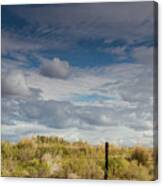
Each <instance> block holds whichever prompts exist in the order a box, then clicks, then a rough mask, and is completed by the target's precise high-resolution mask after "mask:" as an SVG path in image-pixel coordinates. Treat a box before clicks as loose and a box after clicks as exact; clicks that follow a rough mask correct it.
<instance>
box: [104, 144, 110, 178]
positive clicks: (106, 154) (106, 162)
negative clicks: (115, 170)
mask: <svg viewBox="0 0 163 186" xmlns="http://www.w3.org/2000/svg"><path fill="white" fill-rule="evenodd" d="M108 152H109V143H108V142H105V172H104V179H105V180H107V179H108Z"/></svg>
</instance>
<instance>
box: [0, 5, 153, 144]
mask: <svg viewBox="0 0 163 186" xmlns="http://www.w3.org/2000/svg"><path fill="white" fill-rule="evenodd" d="M153 6H154V4H153V2H137V3H136V2H130V3H94V4H93V3H87V4H50V5H48V4H47V5H41V4H40V5H9V6H7V5H5V6H2V9H1V15H2V21H1V27H2V28H1V34H2V41H1V44H2V49H1V53H2V54H1V56H2V57H1V61H2V65H1V66H2V67H1V71H2V80H1V84H2V92H1V93H2V140H9V141H13V142H15V141H18V140H20V139H21V138H23V137H31V136H35V135H47V136H51V135H52V136H60V137H63V138H65V139H66V140H69V141H77V140H84V141H88V142H89V143H91V144H99V143H104V142H105V141H109V142H110V143H114V144H118V145H122V146H132V145H137V144H141V145H145V146H152V144H153V130H154V127H153V49H154V47H155V45H156V44H155V42H154V32H153V25H154V20H153Z"/></svg>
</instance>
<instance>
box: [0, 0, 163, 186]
mask: <svg viewBox="0 0 163 186" xmlns="http://www.w3.org/2000/svg"><path fill="white" fill-rule="evenodd" d="M1 1H2V2H0V4H1V5H2V4H37V3H38V4H41V3H69V2H74V3H80V2H114V1H115V2H116V1H118V2H121V1H122V0H1ZM130 1H132V0H130ZM157 2H158V3H159V56H158V57H159V118H158V119H159V179H158V180H157V181H153V182H148V181H147V182H140V181H100V180H60V179H32V178H19V179H17V178H0V185H5V186H10V185H12V186H22V185H23V186H29V185H30V186H34V185H36V186H37V185H38V186H43V185H48V186H50V185H53V186H54V185H56V186H81V185H82V186H83V185H84V186H88V185H89V186H91V185H93V186H105V185H109V184H111V185H113V186H119V185H125V186H128V185H130V184H132V185H163V169H162V167H163V127H162V123H163V98H162V96H161V95H163V84H162V82H163V64H162V62H163V52H162V50H163V44H162V43H163V41H162V36H161V33H163V21H162V22H161V21H160V20H162V19H163V0H157ZM161 85H162V86H161Z"/></svg>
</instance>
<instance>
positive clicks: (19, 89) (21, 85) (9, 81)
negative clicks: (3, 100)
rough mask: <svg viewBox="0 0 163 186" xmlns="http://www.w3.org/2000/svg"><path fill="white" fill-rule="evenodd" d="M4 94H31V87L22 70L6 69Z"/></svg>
mask: <svg viewBox="0 0 163 186" xmlns="http://www.w3.org/2000/svg"><path fill="white" fill-rule="evenodd" d="M1 83H2V96H13V95H14V96H29V95H30V89H29V88H28V85H27V83H26V79H25V76H24V74H23V73H22V72H21V71H18V70H16V71H15V70H13V71H6V72H4V73H3V74H2V82H1Z"/></svg>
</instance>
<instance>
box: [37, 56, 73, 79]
mask: <svg viewBox="0 0 163 186" xmlns="http://www.w3.org/2000/svg"><path fill="white" fill-rule="evenodd" d="M40 73H41V74H42V75H44V76H46V77H49V78H59V79H65V78H67V77H68V76H69V74H70V66H69V63H68V62H67V61H63V60H61V59H59V58H54V59H53V60H52V61H45V62H43V64H42V65H41V67H40Z"/></svg>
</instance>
